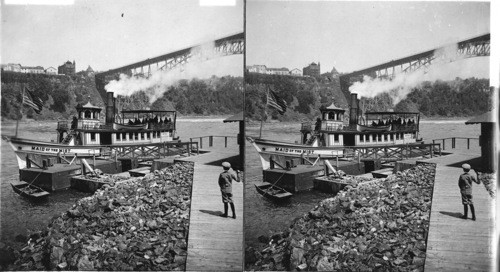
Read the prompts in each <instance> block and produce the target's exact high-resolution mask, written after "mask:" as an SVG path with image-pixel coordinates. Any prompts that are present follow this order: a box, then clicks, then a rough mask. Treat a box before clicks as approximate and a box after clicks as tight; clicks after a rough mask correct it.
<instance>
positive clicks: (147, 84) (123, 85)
mask: <svg viewBox="0 0 500 272" xmlns="http://www.w3.org/2000/svg"><path fill="white" fill-rule="evenodd" d="M220 56H221V54H220V53H219V52H216V50H215V43H214V42H211V43H206V44H203V45H200V46H197V47H194V48H192V49H191V58H190V59H189V61H188V63H187V64H179V65H178V66H177V67H175V68H174V69H171V70H167V71H163V70H158V71H155V72H153V73H152V75H151V76H150V77H149V78H145V77H137V76H128V75H125V74H120V78H119V79H118V80H112V81H110V82H109V83H108V84H107V85H106V86H105V89H106V91H108V92H114V94H115V96H117V95H123V96H130V95H132V94H133V93H136V92H138V91H144V92H145V93H146V95H147V96H148V97H149V101H150V102H151V103H153V102H154V101H156V100H157V99H158V98H159V97H161V96H162V95H163V92H165V90H166V88H167V87H168V86H171V85H173V84H175V83H176V82H177V81H179V80H180V79H190V78H195V77H197V78H208V77H210V76H212V75H213V74H214V71H216V70H217V67H218V66H220V65H219V61H218V60H217V57H220ZM202 63H203V64H202Z"/></svg>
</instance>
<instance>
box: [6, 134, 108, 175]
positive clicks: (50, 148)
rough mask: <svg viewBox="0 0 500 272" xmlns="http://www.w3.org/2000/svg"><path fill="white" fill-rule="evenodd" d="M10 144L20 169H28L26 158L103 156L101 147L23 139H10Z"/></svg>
mask: <svg viewBox="0 0 500 272" xmlns="http://www.w3.org/2000/svg"><path fill="white" fill-rule="evenodd" d="M9 144H10V146H11V147H12V149H13V150H14V152H15V154H16V157H17V164H18V166H19V169H23V168H26V165H27V163H26V157H30V158H42V159H43V158H51V157H58V156H67V157H74V156H78V157H80V158H83V157H94V156H96V157H98V156H101V154H102V152H101V147H100V146H96V147H91V146H71V145H65V144H56V143H52V142H42V141H36V140H29V139H21V138H10V139H9Z"/></svg>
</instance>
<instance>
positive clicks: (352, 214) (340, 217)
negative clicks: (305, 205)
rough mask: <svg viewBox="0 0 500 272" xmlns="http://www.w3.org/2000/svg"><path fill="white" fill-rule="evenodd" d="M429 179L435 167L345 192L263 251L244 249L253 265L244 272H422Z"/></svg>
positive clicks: (424, 166) (431, 180) (427, 166)
mask: <svg viewBox="0 0 500 272" xmlns="http://www.w3.org/2000/svg"><path fill="white" fill-rule="evenodd" d="M434 175H435V165H434V164H419V165H417V166H416V167H415V168H412V169H408V170H405V171H403V172H398V173H397V174H395V175H391V176H389V177H388V178H386V179H379V180H377V181H376V182H368V183H360V184H354V185H348V186H346V187H345V189H344V190H343V191H341V192H340V193H339V194H338V195H337V196H335V197H333V198H329V199H326V200H324V201H322V202H321V203H320V204H319V205H318V206H317V207H315V208H314V209H313V210H311V211H310V212H309V213H308V214H305V215H304V216H302V217H300V218H298V219H296V220H295V222H294V223H293V224H292V225H291V227H290V231H289V233H288V232H287V233H279V234H277V235H275V236H273V239H271V241H270V242H269V246H268V247H267V248H265V249H264V250H262V251H260V252H256V251H255V250H254V249H251V248H250V249H247V254H250V255H249V257H251V258H253V259H254V260H256V261H255V262H251V263H252V264H249V265H248V266H247V269H255V270H318V271H332V270H336V271H373V270H375V271H423V265H424V261H425V251H426V239H427V232H428V227H429V216H430V208H431V200H432V190H433V184H434ZM250 261H251V260H250V259H248V258H247V263H249V262H250Z"/></svg>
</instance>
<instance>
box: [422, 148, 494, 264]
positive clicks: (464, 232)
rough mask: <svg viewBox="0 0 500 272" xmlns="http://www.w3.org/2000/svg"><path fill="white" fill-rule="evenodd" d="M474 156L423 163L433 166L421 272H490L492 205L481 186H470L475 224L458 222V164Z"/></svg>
mask: <svg viewBox="0 0 500 272" xmlns="http://www.w3.org/2000/svg"><path fill="white" fill-rule="evenodd" d="M475 157H477V155H476V156H474V155H472V156H471V155H470V154H469V155H466V154H454V155H448V156H443V157H439V158H433V159H431V160H426V161H429V162H435V163H437V168H436V178H435V182H434V193H433V198H432V210H431V217H430V226H429V235H428V238H427V256H426V260H425V271H426V272H429V271H493V269H494V261H495V254H494V252H493V248H494V243H495V240H494V236H495V233H494V231H495V228H494V227H495V212H494V211H495V209H494V208H495V203H494V199H492V198H491V197H490V196H489V194H488V192H487V191H486V189H485V187H484V185H483V184H479V185H478V184H474V185H473V190H472V194H473V201H474V207H475V210H476V217H477V220H476V221H472V220H471V219H470V217H471V212H470V210H469V219H467V220H464V219H461V218H460V216H462V214H463V205H462V202H461V198H460V191H459V188H458V177H459V175H460V174H461V173H462V169H461V168H460V165H461V164H462V163H466V162H467V161H469V160H471V159H473V158H475Z"/></svg>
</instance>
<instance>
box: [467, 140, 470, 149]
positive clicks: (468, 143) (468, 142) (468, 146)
mask: <svg viewBox="0 0 500 272" xmlns="http://www.w3.org/2000/svg"><path fill="white" fill-rule="evenodd" d="M469 148H470V138H467V149H469Z"/></svg>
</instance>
